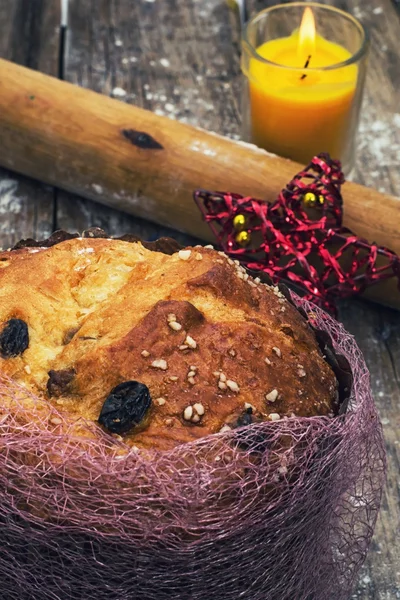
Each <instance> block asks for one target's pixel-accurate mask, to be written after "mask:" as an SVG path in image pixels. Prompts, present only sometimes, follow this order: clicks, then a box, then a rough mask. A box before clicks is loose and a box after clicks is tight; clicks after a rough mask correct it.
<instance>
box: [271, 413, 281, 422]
mask: <svg viewBox="0 0 400 600" xmlns="http://www.w3.org/2000/svg"><path fill="white" fill-rule="evenodd" d="M269 418H270V419H271V421H279V420H280V418H281V416H280V415H278V413H271V414H270V415H269Z"/></svg>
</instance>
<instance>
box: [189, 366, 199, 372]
mask: <svg viewBox="0 0 400 600" xmlns="http://www.w3.org/2000/svg"><path fill="white" fill-rule="evenodd" d="M189 368H190V370H191V371H197V367H196V366H195V365H190V367H189Z"/></svg>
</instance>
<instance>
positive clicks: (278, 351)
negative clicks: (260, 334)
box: [272, 346, 282, 358]
mask: <svg viewBox="0 0 400 600" xmlns="http://www.w3.org/2000/svg"><path fill="white" fill-rule="evenodd" d="M272 350H273V351H274V352H275V354H276V355H277V356H278V357H279V358H282V352H281V351H280V350H279V348H277V347H276V346H274V347H273V348H272Z"/></svg>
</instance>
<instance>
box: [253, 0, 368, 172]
mask: <svg viewBox="0 0 400 600" xmlns="http://www.w3.org/2000/svg"><path fill="white" fill-rule="evenodd" d="M306 7H309V8H311V10H312V14H313V16H314V20H315V27H316V35H315V37H312V34H310V32H308V33H307V31H306V32H305V33H304V28H303V27H302V32H301V33H300V29H299V28H300V23H301V22H302V18H303V15H304V10H305V8H306ZM368 46H369V43H368V35H367V32H366V30H365V28H364V27H363V26H362V24H361V23H360V22H359V21H357V19H355V18H354V17H352V16H351V15H349V14H347V13H346V12H344V11H342V10H339V9H337V8H334V7H332V6H325V5H322V4H317V3H314V2H307V3H304V2H293V3H289V4H281V5H279V6H273V7H271V8H268V9H266V10H263V11H262V12H260V13H259V14H257V15H256V16H255V17H254V18H253V19H251V20H250V21H249V22H248V23H247V25H246V27H245V29H244V32H243V37H242V71H243V73H244V75H245V76H246V85H245V89H244V97H243V106H242V113H243V137H244V138H245V139H246V140H247V141H250V142H252V143H254V144H256V145H257V146H260V147H261V148H264V149H265V150H268V151H269V152H273V153H274V154H278V155H280V156H284V157H287V158H291V159H292V160H295V161H297V162H299V163H302V164H307V163H308V162H309V161H310V159H311V158H312V157H313V156H314V155H316V154H319V153H320V152H329V154H330V155H331V156H332V158H336V159H339V160H341V162H342V166H343V170H344V172H345V173H346V174H347V175H348V174H349V173H350V172H351V171H352V169H353V166H354V160H355V148H356V132H357V127H358V121H359V114H360V107H361V101H362V93H363V87H364V81H365V74H366V63H367V53H368Z"/></svg>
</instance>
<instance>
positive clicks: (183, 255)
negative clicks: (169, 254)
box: [178, 250, 192, 260]
mask: <svg viewBox="0 0 400 600" xmlns="http://www.w3.org/2000/svg"><path fill="white" fill-rule="evenodd" d="M191 254H192V251H191V250H179V252H178V256H179V258H180V259H181V260H189V258H190V255H191Z"/></svg>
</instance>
